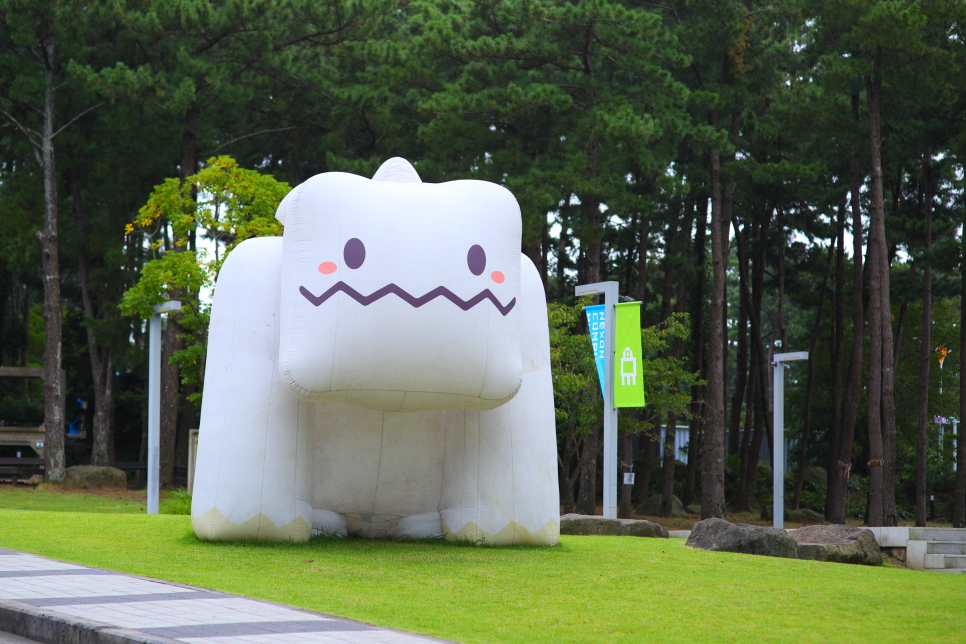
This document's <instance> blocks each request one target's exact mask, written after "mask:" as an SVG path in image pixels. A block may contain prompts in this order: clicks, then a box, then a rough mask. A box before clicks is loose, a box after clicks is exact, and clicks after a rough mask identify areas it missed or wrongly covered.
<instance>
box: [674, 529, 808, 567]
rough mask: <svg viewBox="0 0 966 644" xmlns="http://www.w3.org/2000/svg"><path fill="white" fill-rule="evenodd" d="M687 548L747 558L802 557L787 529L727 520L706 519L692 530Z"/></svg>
mask: <svg viewBox="0 0 966 644" xmlns="http://www.w3.org/2000/svg"><path fill="white" fill-rule="evenodd" d="M687 545H689V546H691V547H692V548H699V549H701V550H713V551H715V552H740V553H743V554H746V555H764V556H766V557H785V558H786V559H797V558H798V543H796V542H795V540H794V539H792V538H791V537H789V536H788V535H787V534H785V531H784V530H778V529H776V528H766V527H764V526H758V525H747V524H745V523H728V522H727V521H725V520H724V519H705V520H704V521H698V522H697V523H695V524H694V527H693V528H691V536H689V537H688V541H687Z"/></svg>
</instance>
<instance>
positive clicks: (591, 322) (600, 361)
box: [584, 304, 607, 395]
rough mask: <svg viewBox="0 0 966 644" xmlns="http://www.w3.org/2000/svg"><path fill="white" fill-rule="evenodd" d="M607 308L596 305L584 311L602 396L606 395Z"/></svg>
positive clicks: (585, 308)
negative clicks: (605, 340)
mask: <svg viewBox="0 0 966 644" xmlns="http://www.w3.org/2000/svg"><path fill="white" fill-rule="evenodd" d="M605 306H606V305H604V304H594V305H593V306H585V307H584V311H585V312H586V313H587V328H588V329H589V330H590V344H591V345H592V346H593V347H594V361H595V362H596V363H597V378H598V380H600V393H601V395H606V394H605V393H604V353H605V347H606V344H605V342H604V339H605V333H604V329H605V325H606V321H607V314H606V312H605V311H606V309H605Z"/></svg>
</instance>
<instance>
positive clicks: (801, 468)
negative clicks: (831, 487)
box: [792, 244, 835, 510]
mask: <svg viewBox="0 0 966 644" xmlns="http://www.w3.org/2000/svg"><path fill="white" fill-rule="evenodd" d="M834 256H835V245H834V244H829V249H828V267H827V268H826V272H825V278H824V279H823V280H822V290H821V292H820V293H819V296H818V311H817V312H816V313H815V326H814V327H813V328H812V337H811V339H810V340H809V343H808V355H809V357H810V358H811V360H809V361H808V382H807V383H806V385H805V415H804V418H803V422H802V440H801V443H800V446H799V453H798V472H797V474H796V476H795V493H794V495H793V496H792V508H793V509H795V510H797V509H798V508H799V506H800V504H801V502H802V487H803V486H804V484H805V468H806V467H808V440H809V438H811V436H810V434H811V431H812V392H813V391H814V390H815V345H816V344H817V342H818V334H819V332H820V331H821V330H822V315H823V314H824V313H825V294H826V293H827V292H828V274H829V273H830V272H831V269H832V258H833V257H834Z"/></svg>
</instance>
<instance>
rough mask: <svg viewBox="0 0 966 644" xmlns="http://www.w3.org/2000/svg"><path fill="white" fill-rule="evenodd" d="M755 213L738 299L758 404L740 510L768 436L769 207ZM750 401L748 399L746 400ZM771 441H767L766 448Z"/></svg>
mask: <svg viewBox="0 0 966 644" xmlns="http://www.w3.org/2000/svg"><path fill="white" fill-rule="evenodd" d="M757 211H758V212H756V213H755V218H754V220H753V228H752V236H757V243H756V250H757V257H755V262H754V264H752V271H751V292H750V293H749V292H748V291H747V290H745V292H744V293H743V294H742V296H743V297H744V298H746V299H748V300H749V301H748V303H747V308H748V321H749V322H750V327H751V341H750V345H751V356H750V358H751V360H752V362H754V363H755V365H754V367H753V368H752V369H751V372H752V373H753V374H754V375H755V378H756V379H757V380H756V382H755V392H756V398H755V399H756V401H757V403H756V404H759V406H760V408H759V409H756V412H755V434H754V437H753V440H752V443H751V445H750V446H749V449H748V451H747V452H746V457H745V459H744V460H743V461H742V464H741V472H742V474H740V476H742V477H744V479H745V494H746V496H745V497H744V499H742V500H741V501H740V504H741V506H742V507H746V508H750V507H751V505H752V503H753V502H754V493H755V479H756V478H757V476H758V460H759V459H758V455H759V454H760V450H761V445H762V441H763V440H764V435H763V434H762V432H765V433H767V434H768V436H771V431H772V423H771V416H770V415H769V414H768V404H767V400H766V398H767V395H768V374H769V369H768V366H769V362H770V359H769V358H770V357H769V355H768V354H767V353H766V352H765V350H764V348H765V342H764V339H763V337H762V325H761V316H762V300H763V296H764V290H765V286H764V283H765V264H766V260H767V257H768V231H769V225H770V223H771V208H770V207H768V206H766V207H760V208H758V209H757ZM736 241H737V243H738V252H739V253H740V254H745V256H746V257H748V252H749V251H748V248H747V246H745V240H744V239H743V238H742V237H741V236H738V237H737V238H736ZM749 400H750V399H749ZM770 444H771V441H769V445H770Z"/></svg>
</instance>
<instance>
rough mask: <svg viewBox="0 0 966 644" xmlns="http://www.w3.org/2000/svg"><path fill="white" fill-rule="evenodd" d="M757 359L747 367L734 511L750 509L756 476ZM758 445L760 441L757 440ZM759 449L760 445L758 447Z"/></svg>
mask: <svg viewBox="0 0 966 644" xmlns="http://www.w3.org/2000/svg"><path fill="white" fill-rule="evenodd" d="M758 369H759V364H758V361H757V360H755V359H754V358H752V360H751V364H750V366H749V369H748V372H749V373H748V376H749V379H748V386H747V388H746V389H745V430H744V434H743V435H742V437H741V444H740V445H739V447H738V456H739V459H740V460H739V467H738V490H737V491H736V493H735V511H736V512H747V511H749V510H751V503H752V501H754V496H755V478H756V477H757V476H758V452H754V453H752V447H751V446H752V444H753V442H752V434H753V432H754V429H755V427H756V421H755V401H756V397H757V395H758V384H757V383H758ZM759 445H760V441H759ZM759 449H760V447H759Z"/></svg>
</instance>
